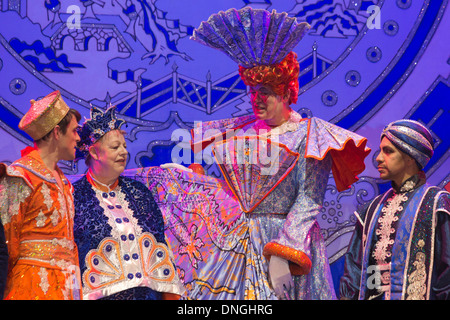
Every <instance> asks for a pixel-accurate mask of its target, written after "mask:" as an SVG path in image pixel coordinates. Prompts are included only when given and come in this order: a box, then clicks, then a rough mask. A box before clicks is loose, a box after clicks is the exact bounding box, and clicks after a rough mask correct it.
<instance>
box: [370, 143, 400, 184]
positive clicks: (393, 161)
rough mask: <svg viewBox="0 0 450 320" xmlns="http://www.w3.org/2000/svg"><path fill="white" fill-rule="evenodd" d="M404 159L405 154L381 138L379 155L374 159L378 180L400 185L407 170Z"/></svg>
mask: <svg viewBox="0 0 450 320" xmlns="http://www.w3.org/2000/svg"><path fill="white" fill-rule="evenodd" d="M406 157H407V155H406V154H405V153H403V152H402V151H400V150H399V149H397V148H396V147H395V146H394V145H393V144H392V143H391V142H390V141H389V140H388V139H387V138H386V137H383V139H382V140H381V143H380V153H379V154H378V156H377V158H376V161H377V163H378V172H379V173H380V178H381V179H383V180H391V181H394V182H396V183H397V184H401V183H402V182H403V177H404V175H405V172H406V168H407V162H406Z"/></svg>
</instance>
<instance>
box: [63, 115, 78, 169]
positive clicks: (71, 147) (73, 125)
mask: <svg viewBox="0 0 450 320" xmlns="http://www.w3.org/2000/svg"><path fill="white" fill-rule="evenodd" d="M77 128H78V122H77V119H76V117H72V119H71V120H70V123H69V125H68V126H67V131H66V133H65V134H64V133H62V131H60V139H59V145H60V150H61V152H60V159H61V160H68V161H70V160H73V159H75V151H76V149H75V148H76V146H77V143H78V141H80V136H79V135H78V131H77Z"/></svg>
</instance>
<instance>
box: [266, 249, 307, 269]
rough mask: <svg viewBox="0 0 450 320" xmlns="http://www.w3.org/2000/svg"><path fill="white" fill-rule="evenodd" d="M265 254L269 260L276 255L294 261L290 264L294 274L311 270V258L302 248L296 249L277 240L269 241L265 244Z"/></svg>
mask: <svg viewBox="0 0 450 320" xmlns="http://www.w3.org/2000/svg"><path fill="white" fill-rule="evenodd" d="M263 255H264V257H266V259H267V260H270V256H272V255H275V256H277V257H280V258H283V259H286V260H289V261H290V262H293V263H290V264H289V268H290V270H291V273H292V274H293V275H303V274H308V273H309V272H310V271H311V265H312V263H311V260H310V259H309V257H308V256H307V255H306V254H305V253H304V252H302V251H300V250H295V249H292V248H290V247H286V246H283V245H281V244H279V243H276V242H269V243H268V244H266V245H265V246H264V250H263Z"/></svg>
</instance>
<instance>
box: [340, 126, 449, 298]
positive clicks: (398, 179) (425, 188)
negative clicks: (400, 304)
mask: <svg viewBox="0 0 450 320" xmlns="http://www.w3.org/2000/svg"><path fill="white" fill-rule="evenodd" d="M432 155H433V138H432V136H431V134H430V132H429V131H428V129H427V128H426V127H425V126H423V125H422V124H420V123H419V122H417V121H413V120H398V121H394V122H392V123H390V124H389V125H388V126H387V127H386V128H385V129H384V130H383V133H382V135H381V143H380V153H379V155H378V156H377V158H376V161H377V162H378V170H379V172H380V178H381V179H384V180H390V181H391V183H392V188H391V189H389V190H388V191H386V192H385V193H383V194H381V195H379V196H378V197H376V198H375V199H374V200H373V201H371V202H370V203H368V204H367V205H366V206H365V207H363V208H362V209H361V210H360V211H358V212H355V215H356V216H357V218H358V221H359V223H357V225H356V229H355V232H354V235H353V238H352V240H351V242H350V245H349V249H348V252H347V254H346V256H345V271H344V275H343V277H342V279H341V285H340V294H341V299H361V300H366V299H384V300H434V299H439V300H448V299H450V294H449V293H450V194H449V193H448V192H446V191H445V190H442V189H440V188H438V187H434V186H431V185H429V184H428V183H426V177H425V173H424V171H423V168H424V167H425V166H426V165H427V163H428V161H429V160H430V158H431V156H432Z"/></svg>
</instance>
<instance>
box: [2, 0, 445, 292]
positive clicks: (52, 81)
mask: <svg viewBox="0 0 450 320" xmlns="http://www.w3.org/2000/svg"><path fill="white" fill-rule="evenodd" d="M246 5H250V6H253V7H257V8H264V9H268V10H272V9H275V10H277V11H286V12H288V13H289V15H290V16H295V17H297V18H298V19H299V20H300V21H307V22H308V23H309V24H311V26H312V29H311V31H310V32H309V34H308V35H307V36H306V37H305V38H304V40H302V41H301V43H300V44H299V45H298V46H297V48H296V50H295V51H296V52H297V54H298V57H299V61H300V66H301V74H300V86H301V88H300V97H299V101H298V103H297V105H295V106H294V109H295V110H297V111H299V112H300V113H301V114H302V115H304V116H305V117H309V116H312V115H314V116H317V117H320V118H322V119H325V120H327V121H330V122H332V123H335V124H337V125H339V126H341V127H344V128H346V129H349V130H352V131H355V132H357V133H358V134H360V135H363V136H366V137H367V138H368V139H369V147H370V148H372V153H371V154H370V156H369V157H368V158H367V160H366V170H365V171H364V172H363V173H362V174H361V176H360V180H359V181H358V182H357V183H355V184H354V186H353V187H352V188H351V189H350V190H347V191H345V192H341V193H338V192H337V190H336V188H335V186H334V183H333V180H332V179H331V178H330V182H329V186H328V189H327V193H326V199H325V202H324V206H323V209H322V212H321V214H320V215H319V217H318V220H319V223H320V225H321V227H322V230H323V235H324V237H325V239H326V242H327V248H328V255H329V259H330V263H331V266H332V271H333V275H334V278H335V283H336V284H337V283H338V280H339V277H340V275H341V274H342V260H343V259H342V255H343V254H344V253H345V250H346V246H347V244H348V241H349V239H350V236H351V232H352V230H353V225H354V223H355V221H354V218H353V215H352V212H353V211H354V210H355V209H356V208H357V206H359V205H361V204H362V203H364V202H365V201H368V200H370V199H372V198H373V197H374V196H376V195H377V194H379V193H380V192H383V191H385V190H386V188H388V187H389V185H388V184H386V183H384V182H383V181H381V180H379V179H378V172H377V171H376V168H375V166H374V159H375V157H376V155H377V153H378V151H379V148H378V143H379V135H380V132H381V131H382V129H383V127H384V126H385V125H386V124H387V123H389V122H391V121H393V120H397V119H400V118H411V119H415V120H418V121H420V122H422V123H424V124H425V125H426V126H427V127H428V128H429V129H430V130H431V131H432V133H433V136H434V138H435V140H436V151H435V156H434V157H433V159H432V160H431V162H430V163H429V164H428V165H427V167H426V168H425V170H426V172H427V176H428V179H429V181H430V182H431V183H433V184H435V185H440V186H442V187H445V186H447V185H448V183H449V180H450V175H449V170H448V168H449V166H450V159H449V154H450V151H449V144H450V135H449V130H448V125H449V124H450V114H449V113H450V106H449V104H450V102H449V101H450V79H449V71H450V58H449V57H450V41H448V30H450V10H449V9H448V1H446V0H441V1H440V0H433V1H412V0H390V1H383V0H372V1H363V0H340V1H338V0H273V1H270V0H260V1H251V0H215V1H210V0H80V1H77V0H33V1H31V0H28V1H27V0H0V7H1V10H0V161H2V162H6V163H11V162H12V161H14V160H15V159H17V158H19V157H20V150H21V149H23V148H24V147H26V146H28V145H31V144H32V141H31V139H30V137H29V136H27V135H26V134H25V133H23V132H21V131H20V130H18V128H17V125H18V123H19V121H20V118H21V117H22V115H23V114H24V113H25V112H26V111H27V110H28V108H29V107H30V103H29V100H30V99H37V98H40V97H43V96H45V95H46V94H48V93H49V92H51V91H53V90H60V91H61V93H62V95H63V97H64V99H65V101H66V102H67V103H68V104H69V105H70V106H71V107H73V108H75V109H77V110H79V111H80V112H81V114H82V115H83V116H84V117H86V118H89V106H90V105H91V104H92V105H95V106H98V107H101V108H105V107H107V106H109V105H110V104H113V105H116V106H117V108H118V110H119V112H120V113H121V114H122V115H123V117H124V118H125V119H126V120H127V122H128V127H127V128H126V130H127V132H128V136H127V139H128V141H127V143H128V146H129V152H130V157H129V163H128V166H127V168H136V167H141V166H153V165H159V164H161V163H166V162H171V161H173V159H172V151H173V148H174V146H176V145H177V146H178V147H186V148H188V143H187V141H186V138H187V137H186V136H185V137H184V138H182V137H180V134H175V135H173V137H172V133H173V132H174V131H175V130H176V129H185V130H189V129H190V128H192V126H193V124H194V122H195V121H206V120H214V119H222V118H229V117H233V116H240V115H246V114H249V113H251V107H250V105H249V101H248V97H247V96H246V87H245V85H244V84H243V83H242V81H241V79H240V78H239V75H238V73H237V66H236V64H235V63H234V62H232V61H231V60H230V59H228V58H227V57H226V56H225V55H223V54H222V53H220V52H218V51H215V50H213V49H210V48H207V47H204V46H202V45H200V44H198V43H195V42H193V41H191V40H189V37H190V35H191V34H192V32H193V29H194V28H195V27H198V26H199V25H200V22H201V21H202V20H206V19H207V18H208V17H209V16H210V15H211V14H213V13H216V12H218V11H219V10H227V9H229V8H231V7H234V8H242V7H244V6H246ZM175 132H180V130H178V131H175ZM181 140H183V141H182V142H180V141H181ZM183 151H185V152H187V153H186V154H185V157H186V155H187V156H188V157H189V159H190V162H194V161H198V162H200V161H201V162H202V163H203V165H205V167H206V168H207V169H208V174H210V175H215V176H220V171H219V170H218V169H217V167H216V166H215V165H214V164H212V163H211V157H210V156H211V155H210V153H208V152H209V150H207V152H205V153H204V154H201V155H197V158H194V155H193V154H191V151H190V150H189V149H185V150H183ZM186 162H189V161H186ZM186 164H189V163H186ZM61 166H62V168H63V169H64V171H65V172H66V173H67V174H69V175H79V174H83V173H84V172H85V171H86V167H85V166H84V164H83V163H79V164H74V163H70V162H64V163H61Z"/></svg>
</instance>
